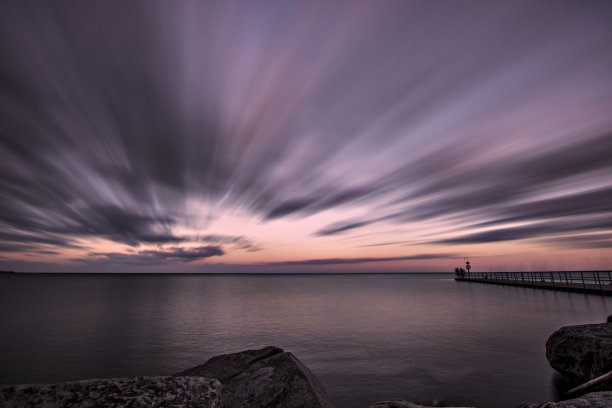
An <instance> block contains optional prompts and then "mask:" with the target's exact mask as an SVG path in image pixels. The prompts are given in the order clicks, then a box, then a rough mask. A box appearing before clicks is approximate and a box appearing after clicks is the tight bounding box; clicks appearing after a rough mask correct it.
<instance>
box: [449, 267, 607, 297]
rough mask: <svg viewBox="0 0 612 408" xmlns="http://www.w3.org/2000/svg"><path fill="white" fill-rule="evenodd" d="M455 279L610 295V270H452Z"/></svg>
mask: <svg viewBox="0 0 612 408" xmlns="http://www.w3.org/2000/svg"><path fill="white" fill-rule="evenodd" d="M468 271H469V269H468ZM455 280H456V281H461V282H479V283H489V284H494V285H509V286H522V287H526V288H538V289H548V290H561V291H565V292H580V293H592V294H597V295H605V296H612V271H555V272H549V271H547V272H465V271H464V270H463V269H456V270H455Z"/></svg>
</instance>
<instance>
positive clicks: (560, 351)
mask: <svg viewBox="0 0 612 408" xmlns="http://www.w3.org/2000/svg"><path fill="white" fill-rule="evenodd" d="M546 358H547V359H548V362H549V363H550V365H551V367H552V368H554V369H555V370H557V371H559V372H560V373H561V374H563V375H565V376H567V377H569V378H571V379H573V380H578V381H581V382H584V381H588V380H590V379H592V378H595V377H598V376H600V375H603V374H605V373H607V372H609V371H610V370H612V324H610V323H601V324H585V325H581V326H567V327H562V328H561V329H559V330H557V331H556V332H554V333H553V334H552V335H551V336H550V337H549V338H548V341H547V342H546Z"/></svg>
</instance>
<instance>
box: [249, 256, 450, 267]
mask: <svg viewBox="0 0 612 408" xmlns="http://www.w3.org/2000/svg"><path fill="white" fill-rule="evenodd" d="M452 258H457V255H453V254H421V255H410V256H393V257H386V258H329V259H307V260H302V261H284V262H267V263H262V264H256V265H255V266H324V265H341V264H363V263H371V262H392V261H414V260H423V259H452Z"/></svg>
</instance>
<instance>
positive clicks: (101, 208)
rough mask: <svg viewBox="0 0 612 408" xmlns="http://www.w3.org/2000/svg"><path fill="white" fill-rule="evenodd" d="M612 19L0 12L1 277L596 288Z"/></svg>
mask: <svg viewBox="0 0 612 408" xmlns="http://www.w3.org/2000/svg"><path fill="white" fill-rule="evenodd" d="M610 21H612V3H611V2H609V1H597V0H594V1H588V2H584V1H555V2H549V1H532V0H530V1H511V2H506V1H504V2H502V1H499V2H492V1H433V2H432V1H411V0H405V1H400V0H397V1H390V0H382V1H371V0H368V1H358V0H355V1H329V0H325V1H291V0H290V1H286V0H279V1H269V0H263V1H227V0H223V1H129V2H126V1H86V2H83V1H62V0H59V1H53V2H34V1H21V0H15V1H3V2H1V3H0V176H1V177H0V269H2V270H15V271H24V272H27V271H29V272H212V273H225V272H238V273H250V272H417V271H449V272H450V271H452V270H453V269H454V268H455V267H457V266H462V265H463V261H464V257H469V259H470V261H471V263H472V270H473V271H489V270H491V271H498V270H516V271H528V270H581V269H582V270H593V269H599V270H605V269H608V270H610V269H612V250H611V249H612V177H611V174H612V52H611V50H612V24H610Z"/></svg>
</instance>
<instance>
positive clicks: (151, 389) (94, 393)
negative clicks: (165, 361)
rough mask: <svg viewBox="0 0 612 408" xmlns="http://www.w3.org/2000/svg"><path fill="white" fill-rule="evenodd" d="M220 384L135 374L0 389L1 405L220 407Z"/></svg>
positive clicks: (6, 407)
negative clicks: (136, 375) (134, 375)
mask: <svg viewBox="0 0 612 408" xmlns="http://www.w3.org/2000/svg"><path fill="white" fill-rule="evenodd" d="M220 397H221V384H220V383H219V381H217V380H214V379H210V378H201V377H135V378H111V379H98V380H84V381H76V382H67V383H60V384H23V385H13V386H7V387H4V388H2V389H0V407H2V408H29V407H32V408H34V407H37V408H42V407H44V408H63V407H73V408H89V407H91V408H94V407H96V408H97V407H109V408H113V407H117V408H119V407H130V408H151V407H155V408H170V407H175V408H176V407H198V408H219V407H220V406H221V405H220V399H221V398H220Z"/></svg>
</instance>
